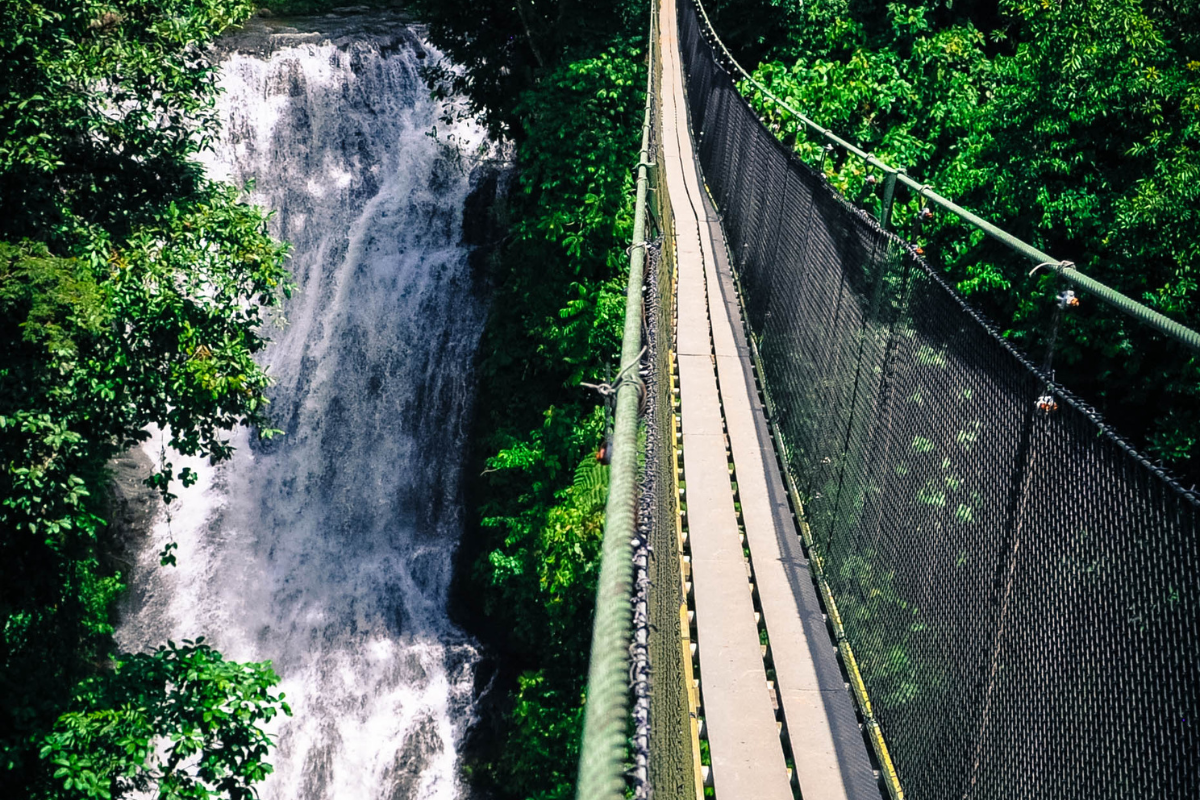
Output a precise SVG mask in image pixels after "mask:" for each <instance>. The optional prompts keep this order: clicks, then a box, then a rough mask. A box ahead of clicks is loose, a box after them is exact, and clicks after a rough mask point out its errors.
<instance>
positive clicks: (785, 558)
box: [661, 0, 879, 800]
mask: <svg viewBox="0 0 1200 800" xmlns="http://www.w3.org/2000/svg"><path fill="white" fill-rule="evenodd" d="M661 20H662V25H661V36H662V54H663V81H662V84H663V85H662V95H663V96H662V98H661V103H662V109H661V112H662V116H661V119H662V122H663V124H662V136H663V152H664V162H665V163H664V164H663V165H662V167H663V170H662V172H663V178H664V181H663V182H664V184H665V189H666V191H667V192H668V194H669V195H670V197H671V200H672V202H671V205H672V207H673V210H674V213H675V231H676V250H677V253H676V257H677V264H678V269H679V274H678V289H677V298H678V321H677V348H678V352H677V358H678V364H679V382H680V395H681V398H682V427H683V471H684V480H685V483H686V501H687V512H688V513H687V519H688V527H689V535H690V547H691V567H692V583H693V596H694V605H695V611H696V626H697V643H698V653H699V661H700V683H701V695H702V703H703V709H704V717H705V723H706V729H707V735H708V741H709V749H710V754H711V757H712V777H713V785H714V789H715V792H716V795H717V797H718V798H719V800H734V799H735V798H736V799H740V798H759V799H762V800H776V799H778V800H790V798H792V796H793V794H792V787H791V785H790V783H789V777H788V770H787V766H786V764H785V756H784V748H783V745H782V743H781V738H780V733H781V732H780V729H779V727H778V724H777V721H776V711H775V708H776V706H778V707H779V708H780V711H781V713H780V714H779V719H780V720H781V721H782V722H783V724H784V729H783V731H782V733H783V735H784V736H786V737H787V741H789V742H790V746H791V750H792V755H793V761H794V764H795V779H796V782H797V784H798V787H799V790H800V793H801V795H802V797H803V798H805V800H841V799H842V798H871V799H873V800H877V798H878V797H879V790H878V787H877V783H876V781H875V778H874V775H873V773H872V770H871V765H870V761H869V760H868V757H867V754H866V747H865V744H864V743H863V739H862V736H861V733H860V730H859V728H858V723H857V719H856V717H855V714H854V709H853V706H852V703H851V700H850V696H849V694H848V692H847V691H846V687H845V683H844V682H843V679H842V676H841V672H840V670H839V667H838V664H837V660H836V650H835V648H834V647H833V644H832V643H831V641H830V639H829V636H828V633H827V631H826V628H825V623H824V619H823V617H822V614H821V611H820V606H819V604H818V602H817V597H816V592H815V590H814V588H813V582H812V579H811V577H810V576H809V573H808V562H807V561H806V560H805V558H804V555H803V552H802V550H801V548H800V544H799V538H798V536H797V532H796V529H795V524H794V522H793V520H792V517H791V514H790V511H789V508H788V504H787V497H786V494H785V490H784V486H783V481H782V478H781V475H780V473H779V468H778V464H777V461H776V459H775V454H774V449H773V445H772V443H771V439H770V435H769V428H768V426H767V422H766V417H765V414H764V412H763V408H762V405H761V403H760V401H759V397H758V391H757V389H756V387H755V382H754V373H753V366H752V362H751V358H750V353H749V348H748V346H747V342H746V340H745V333H744V326H743V324H742V318H741V312H740V308H739V306H738V303H737V298H736V295H735V293H734V285H733V278H732V272H731V270H730V266H729V262H728V254H727V250H726V246H725V242H724V237H723V234H722V232H721V227H720V222H719V217H718V215H717V213H716V210H715V209H714V208H713V206H712V202H711V199H710V198H709V196H708V193H707V191H705V189H704V188H703V183H702V178H701V176H700V174H699V169H698V167H697V164H696V160H695V156H694V151H693V144H692V139H691V134H690V132H689V128H688V124H687V119H688V118H687V111H686V100H685V95H684V87H683V81H682V73H681V63H680V53H679V44H678V35H677V31H678V26H677V20H676V16H675V3H674V0H662V14H661ZM726 431H727V432H728V438H727V437H726ZM727 445H728V450H727ZM731 456H732V459H731ZM731 460H732V466H733V468H734V470H735V475H736V483H737V492H738V499H739V501H740V504H741V514H742V523H744V528H745V544H746V546H747V547H748V548H749V551H750V558H751V563H752V564H753V584H752V583H751V581H750V580H748V568H747V563H746V560H745V557H744V554H743V542H742V539H741V535H740V530H739V521H738V516H737V510H736V508H735V505H734V486H733V483H732V481H731V476H730V461H731ZM753 588H757V593H758V599H759V604H760V607H761V610H762V618H763V622H764V623H765V627H766V631H767V633H768V634H769V636H770V654H771V660H772V662H773V666H774V669H775V673H776V676H775V677H776V682H777V691H778V694H777V695H775V696H773V694H772V692H773V690H772V689H771V687H770V686H769V684H768V682H767V675H766V666H765V664H764V659H763V655H762V650H761V648H760V638H759V629H758V624H757V622H756V619H755V610H754V600H753V594H752V589H753Z"/></svg>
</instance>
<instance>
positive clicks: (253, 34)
mask: <svg viewBox="0 0 1200 800" xmlns="http://www.w3.org/2000/svg"><path fill="white" fill-rule="evenodd" d="M422 32H423V29H422V28H421V26H420V25H417V24H414V21H413V19H412V17H411V16H410V15H408V14H406V13H405V12H404V11H403V10H401V9H369V8H367V7H366V6H348V7H346V8H339V9H334V10H333V11H331V12H329V13H327V14H322V15H320V16H315V17H275V16H274V15H273V14H271V13H270V12H269V11H268V12H267V14H263V13H262V12H260V13H259V14H258V15H257V16H254V17H251V18H250V19H249V20H247V21H246V23H245V24H244V25H242V27H240V28H237V29H235V30H232V31H229V32H228V33H226V34H225V35H223V36H222V37H221V38H220V40H218V41H217V43H216V45H215V51H214V52H215V53H216V55H217V56H218V57H219V58H221V59H223V58H225V57H228V56H229V54H231V53H241V54H243V55H248V56H255V57H257V58H267V57H269V56H270V55H271V53H274V52H277V51H279V50H283V49H287V48H294V47H298V46H300V45H304V44H321V43H326V42H328V43H331V44H333V45H334V46H336V47H339V48H342V49H345V48H346V47H348V46H349V45H352V44H354V43H356V42H362V41H364V40H369V41H371V43H372V45H373V47H375V48H377V49H378V50H379V51H381V52H384V53H386V52H389V51H395V50H397V49H399V48H401V47H408V48H411V49H412V50H413V52H414V56H415V58H417V59H418V60H419V61H424V60H425V58H426V57H427V56H428V55H429V51H428V50H427V49H426V47H425V45H424V43H423V42H422V40H421V38H420V37H421V34H422Z"/></svg>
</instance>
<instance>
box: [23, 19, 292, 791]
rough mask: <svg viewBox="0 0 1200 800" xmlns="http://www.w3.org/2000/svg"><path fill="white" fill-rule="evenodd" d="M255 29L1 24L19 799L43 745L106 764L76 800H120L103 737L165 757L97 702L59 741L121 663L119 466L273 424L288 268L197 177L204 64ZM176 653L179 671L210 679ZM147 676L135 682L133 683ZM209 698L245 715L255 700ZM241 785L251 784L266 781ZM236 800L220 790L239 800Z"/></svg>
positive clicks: (234, 199)
mask: <svg viewBox="0 0 1200 800" xmlns="http://www.w3.org/2000/svg"><path fill="white" fill-rule="evenodd" d="M251 10H252V4H251V3H250V2H248V1H246V0H82V1H79V0H72V1H71V2H66V0H51V2H45V3H31V2H26V1H25V0H3V1H2V2H0V59H2V60H3V62H4V65H5V68H4V70H3V71H2V72H0V563H2V564H3V578H4V580H3V581H2V582H0V707H2V708H3V712H2V713H0V755H2V756H3V757H2V758H0V781H2V782H3V785H4V786H6V787H8V786H12V787H15V789H14V791H15V792H16V793H17V794H21V795H22V796H24V795H25V794H28V792H29V787H30V786H32V785H33V783H31V782H35V781H36V776H37V775H38V774H39V773H38V770H39V767H38V757H37V755H38V748H39V747H41V746H42V745H41V744H40V743H41V742H42V741H43V740H44V739H45V737H46V736H47V731H49V730H51V729H52V728H53V729H54V730H55V731H56V733H55V734H54V736H56V737H58V738H57V739H53V740H45V741H47V742H51V741H52V743H53V742H57V744H54V747H58V748H59V749H63V748H65V749H63V752H67V751H68V750H70V752H72V753H73V754H74V755H72V758H75V759H77V760H78V763H81V764H82V763H89V764H91V765H92V766H90V767H87V768H86V769H85V768H83V767H81V768H80V770H81V771H79V772H78V773H77V774H76V773H72V774H73V775H75V777H73V778H72V781H73V782H72V784H71V786H69V787H67V789H69V794H68V795H62V796H104V794H103V792H104V791H107V790H112V791H114V792H115V791H116V789H115V788H113V787H114V786H115V785H116V784H114V783H113V781H116V780H118V778H117V777H116V776H115V775H113V774H110V773H107V772H104V771H103V770H104V769H108V768H109V767H105V766H103V765H106V764H107V765H109V766H112V764H113V763H115V762H112V761H111V759H110V760H105V759H107V758H108V756H105V755H103V753H101V752H100V751H96V752H94V753H92V752H91V751H90V750H89V747H91V746H93V745H94V746H95V747H98V748H101V749H103V747H107V745H104V744H103V742H104V741H106V740H105V738H104V737H105V736H110V735H112V736H115V735H117V733H116V732H118V731H123V733H121V734H120V735H122V736H134V735H135V732H136V731H138V730H143V728H145V730H144V731H143V732H144V733H146V735H147V736H151V735H153V736H164V735H167V732H165V731H162V730H159V731H155V730H153V726H154V725H158V724H166V720H167V717H166V716H161V715H160V716H154V715H153V714H152V715H151V716H148V717H146V716H141V717H139V716H137V715H138V714H142V715H144V714H148V713H150V712H149V711H147V710H146V709H141V710H140V711H136V714H134V716H133V717H130V716H128V715H126V714H125V711H122V710H121V708H119V707H118V706H112V707H109V708H108V710H107V711H105V710H104V708H105V707H103V706H101V705H96V704H95V703H93V704H92V705H90V706H89V705H86V704H85V706H84V708H85V709H86V710H82V711H81V710H79V709H78V708H77V709H76V711H72V712H69V713H70V714H75V716H70V715H68V716H65V717H61V718H60V715H61V714H63V713H64V711H66V710H67V708H68V705H69V704H70V703H71V702H72V701H71V698H72V695H73V694H79V697H80V698H84V697H85V695H86V693H87V692H93V694H94V696H95V697H96V698H99V697H100V694H95V692H98V691H99V690H98V689H96V688H95V687H96V686H99V684H98V683H95V681H98V680H100V678H99V677H96V676H95V673H96V670H97V668H98V667H97V665H100V664H103V663H105V662H106V661H107V660H108V658H109V657H110V655H111V653H112V650H113V645H112V642H111V640H110V638H109V635H110V634H111V626H110V624H109V610H110V608H111V604H112V602H113V599H114V598H115V597H116V595H117V594H118V593H119V591H120V590H121V586H122V582H121V578H120V576H119V575H118V574H116V572H115V570H114V568H113V565H112V563H111V559H110V557H109V556H108V553H107V549H108V546H109V544H110V543H109V537H111V534H110V533H109V532H108V531H107V528H106V524H105V521H104V517H105V516H106V513H107V508H106V500H105V496H106V494H107V474H106V464H107V462H108V461H109V460H110V459H111V458H112V457H113V456H114V455H116V454H117V453H119V452H121V451H122V450H124V449H126V448H128V447H130V446H132V445H134V444H136V443H138V442H140V441H142V440H144V439H145V438H146V437H147V435H148V434H147V433H146V432H145V429H146V427H147V426H149V425H152V424H153V425H157V426H159V427H161V428H164V429H167V430H169V432H170V438H169V443H170V444H171V446H173V447H174V448H176V449H178V450H179V451H181V452H183V453H188V454H192V455H202V456H208V457H209V458H210V459H211V460H212V461H214V462H215V461H219V460H221V459H223V458H226V457H228V456H229V454H230V446H229V443H228V436H229V432H230V431H232V429H234V428H235V427H236V426H238V425H252V426H261V425H263V424H264V423H266V421H267V420H266V417H265V408H266V398H265V395H264V390H265V389H266V386H267V384H268V382H269V381H268V378H267V376H266V374H265V372H264V371H263V369H262V367H260V366H259V365H258V364H256V363H255V361H254V355H255V354H256V353H257V352H259V351H260V350H261V349H262V348H263V346H265V344H266V339H265V338H264V330H263V329H264V324H265V323H266V322H267V321H268V317H267V314H266V312H265V311H264V309H266V308H268V307H270V306H273V305H276V304H277V303H278V302H279V300H280V299H281V298H282V297H283V296H284V295H285V294H286V292H287V290H288V282H287V275H286V271H285V269H284V258H285V251H284V248H283V247H282V246H281V245H280V244H279V243H278V242H275V241H274V240H272V239H271V237H270V236H269V235H268V233H267V229H266V219H265V216H264V214H263V213H262V212H261V211H260V210H258V209H256V208H253V207H250V206H247V205H245V204H244V203H243V202H242V201H241V200H240V193H239V192H238V191H237V190H236V189H235V187H230V186H225V185H222V184H218V183H214V182H212V181H209V180H208V179H206V178H205V177H204V175H203V171H202V169H201V168H200V166H199V165H198V164H197V163H196V161H195V160H194V158H193V156H195V155H196V154H197V153H198V152H199V151H200V150H201V149H203V148H204V147H206V146H207V144H208V142H209V141H210V140H211V137H212V135H213V133H214V130H215V125H216V123H217V119H216V117H215V112H214V104H213V100H214V97H215V92H216V86H215V73H214V68H213V65H212V64H210V63H209V62H208V60H207V58H206V56H205V55H204V53H205V47H206V45H207V44H208V43H209V42H211V40H212V38H213V37H214V36H215V35H216V34H217V33H219V32H220V31H221V30H222V29H223V28H224V27H225V26H227V25H229V24H231V23H233V22H236V21H238V20H240V19H243V18H244V17H245V16H247V15H248V14H249V13H250V12H251ZM194 480H195V474H194V473H192V472H190V471H189V470H186V469H185V470H182V471H181V472H180V473H179V474H175V471H174V468H173V467H172V465H171V464H169V463H163V464H161V465H160V469H159V470H158V472H157V473H156V474H155V475H154V476H153V477H152V484H153V485H154V486H155V487H156V488H158V489H159V491H160V492H161V493H162V496H163V497H164V499H168V500H169V499H170V498H171V497H172V488H173V487H174V485H175V481H180V482H182V483H183V484H184V485H185V486H187V485H189V484H190V483H192V482H194ZM185 649H186V648H185ZM171 651H172V653H176V655H171V656H161V658H162V659H165V661H164V663H166V662H170V663H174V661H172V659H175V658H176V657H178V659H181V660H182V661H187V662H188V663H189V664H191V665H192V666H193V667H195V668H197V669H199V664H200V660H201V659H202V656H201V655H200V653H208V654H209V655H208V656H204V658H209V661H212V659H213V658H216V659H218V660H219V657H218V656H216V654H215V653H211V651H208V650H207V649H206V648H194V649H193V650H188V651H187V652H186V653H184V651H182V650H181V651H178V652H176V651H175V648H173V647H172V648H171ZM185 655H186V658H185ZM141 658H142V657H140V656H132V657H127V658H124V659H122V660H123V662H124V663H126V664H127V665H130V666H128V667H127V668H125V671H126V674H131V671H132V672H136V671H137V670H138V669H140V667H139V666H138V665H141V664H143V662H142V661H141V660H140V659H141ZM182 661H181V663H182ZM227 666H228V668H229V669H240V667H239V666H238V665H227ZM164 669H166V667H164ZM213 669H216V668H215V667H213ZM247 669H249V668H247ZM165 674H167V673H163V674H159V673H155V675H156V676H157V677H155V679H156V680H157V679H159V678H162V680H164V681H165V680H167V678H166V677H163V675H165ZM171 674H172V675H173V674H174V673H171ZM213 674H214V675H215V674H216V673H215V672H214V673H213ZM231 674H232V673H231ZM176 677H178V676H176ZM188 679H189V680H191V678H188ZM174 680H175V678H171V681H174ZM214 680H216V679H215V678H214ZM116 685H119V686H130V685H132V684H129V683H128V682H122V681H118V682H117V684H114V686H116ZM196 685H197V686H199V685H200V684H196ZM212 685H214V686H218V687H223V688H221V691H229V692H231V694H229V695H228V698H227V699H228V700H229V701H230V702H232V701H233V700H234V699H235V698H236V696H237V694H236V692H237V691H241V690H240V689H238V684H237V683H236V682H231V680H230V679H228V678H221V679H220V680H216V683H213V684H212ZM247 686H249V685H248V684H247ZM72 687H76V688H77V689H78V691H74V690H73V688H72ZM88 687H91V688H88ZM181 687H182V684H176V685H175V689H178V690H180V691H182V688H181ZM93 690H95V691H93ZM114 691H115V690H114ZM80 693H83V694H80ZM101 694H102V693H101ZM87 696H88V697H91V696H93V695H87ZM76 702H77V703H80V702H83V700H82V699H79V700H77V701H76ZM96 702H100V701H99V700H96ZM164 702H165V701H164ZM172 702H174V701H172ZM139 708H140V707H139ZM214 708H215V706H214ZM154 713H158V712H154ZM165 713H166V711H163V714H165ZM272 713H273V712H272ZM79 714H83V715H84V716H79ZM90 714H97V715H99V716H88V715H90ZM105 714H108V716H104V715H105ZM250 717H253V714H251V715H250ZM250 717H246V716H245V715H241V717H239V719H240V720H241V721H242V722H244V721H246V720H248V719H250ZM56 720H58V722H56ZM217 721H218V722H220V725H214V726H211V733H212V735H213V736H217V737H220V736H224V735H225V733H224V732H223V730H219V728H222V727H223V726H224V725H225V721H224V720H219V719H218V720H217ZM251 721H252V720H251ZM239 724H240V722H239ZM55 726H57V727H55ZM138 726H142V727H138ZM146 726H149V727H146ZM235 730H236V726H234V727H233V728H230V732H231V735H232V733H233V732H234V731H235ZM138 735H140V734H138ZM189 735H190V734H189ZM71 736H75V737H76V738H75V739H70V737H71ZM63 737H67V738H63ZM231 741H232V740H231ZM71 742H75V744H71ZM254 746H255V747H257V745H254ZM71 748H75V749H74V750H71ZM89 753H90V755H89ZM93 757H94V759H98V760H94V761H90V762H89V761H87V759H89V758H93ZM247 758H249V756H247ZM255 758H257V756H255ZM240 763H241V766H242V767H244V768H245V771H244V773H243V774H242V775H241V776H240V777H239V778H238V780H242V779H243V778H244V780H245V782H246V785H248V783H249V782H252V781H253V780H256V779H257V777H256V776H259V775H260V773H261V771H260V770H259V769H258V767H256V766H254V763H255V762H254V761H253V759H251V760H246V761H244V762H240ZM229 766H230V768H232V763H231V765H229ZM101 767H103V769H101ZM114 768H115V767H114ZM239 768H241V767H239ZM97 769H99V770H100V771H99V772H97V771H96V770H97ZM84 773H88V774H90V775H91V777H90V778H89V777H86V776H85V775H84ZM181 775H182V773H181ZM182 779H183V778H182V777H181V778H180V780H182ZM139 780H140V779H139ZM205 780H207V779H205ZM76 784H78V785H76ZM179 785H180V786H182V785H183V784H179ZM212 785H213V786H216V784H212ZM89 787H90V788H89ZM104 787H109V789H105V788H104ZM229 787H230V788H229V789H228V791H226V790H225V789H223V788H219V787H218V788H217V789H215V791H219V792H224V793H225V794H224V796H239V797H240V796H245V792H243V791H242V790H241V789H236V787H234V784H233V783H230V784H229ZM164 791H165V790H164ZM172 791H174V790H172ZM182 791H183V789H180V792H182ZM189 791H190V790H189ZM72 792H73V794H71V793H72ZM81 792H82V793H84V794H80V793H81ZM86 792H91V793H92V794H86ZM180 792H176V793H175V794H174V795H171V796H189V797H190V796H200V795H196V794H195V793H193V794H186V793H183V794H181V793H180ZM54 796H60V795H54ZM164 796H166V795H164Z"/></svg>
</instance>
